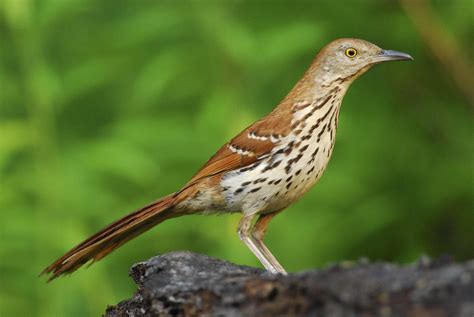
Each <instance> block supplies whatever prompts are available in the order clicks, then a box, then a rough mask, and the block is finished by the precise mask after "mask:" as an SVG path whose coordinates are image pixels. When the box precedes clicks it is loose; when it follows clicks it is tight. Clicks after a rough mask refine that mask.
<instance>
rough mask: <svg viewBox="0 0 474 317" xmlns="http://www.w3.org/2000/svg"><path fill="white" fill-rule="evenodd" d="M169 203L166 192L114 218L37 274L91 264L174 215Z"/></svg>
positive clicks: (170, 198)
mask: <svg viewBox="0 0 474 317" xmlns="http://www.w3.org/2000/svg"><path fill="white" fill-rule="evenodd" d="M173 205H174V199H173V195H169V196H166V197H164V198H162V199H160V200H157V201H155V202H153V203H151V204H149V205H147V206H145V207H143V208H141V209H139V210H137V211H135V212H133V213H131V214H129V215H127V216H125V217H123V218H121V219H119V220H117V221H115V222H114V223H112V224H110V225H108V226H107V227H105V228H104V229H102V230H101V231H99V232H97V233H96V234H94V235H92V236H91V237H89V238H87V239H86V240H84V241H83V242H81V243H80V244H78V245H77V246H76V247H74V248H73V249H71V250H70V251H68V252H67V253H66V254H64V255H63V256H62V257H60V258H59V259H57V260H56V261H55V262H54V263H52V264H51V265H50V266H48V267H47V268H46V269H44V270H43V272H42V273H41V275H42V274H51V277H50V278H49V280H48V281H51V280H53V279H55V278H56V277H58V276H60V275H63V274H69V273H72V272H74V271H75V270H77V269H78V268H79V267H81V266H82V265H84V264H85V263H87V262H89V261H92V262H91V264H92V263H94V262H96V261H99V260H100V259H102V258H103V257H105V256H106V255H108V254H109V253H110V252H112V251H113V250H115V249H116V248H118V247H119V246H121V245H123V244H124V243H126V242H128V241H130V240H131V239H133V238H135V237H136V236H138V235H139V234H141V233H143V232H145V231H147V230H148V229H150V228H152V227H154V226H155V225H157V224H158V223H160V222H162V221H164V220H166V219H169V218H173V217H176V216H178V215H177V214H176V213H174V212H173V208H172V207H173Z"/></svg>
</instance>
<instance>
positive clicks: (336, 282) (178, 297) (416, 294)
mask: <svg viewBox="0 0 474 317" xmlns="http://www.w3.org/2000/svg"><path fill="white" fill-rule="evenodd" d="M130 275H131V276H132V278H133V279H134V280H135V282H136V283H137V284H138V291H137V292H136V293H135V295H134V296H133V297H132V298H130V299H128V300H124V301H122V302H120V303H119V304H117V305H115V306H111V307H108V308H107V311H106V314H105V315H106V316H108V317H112V316H226V317H233V316H259V317H264V316H330V317H339V316H341V317H352V316H364V317H370V316H403V317H415V316H416V317H455V316H460V317H473V316H474V260H471V261H468V262H466V263H461V264H459V263H453V262H452V261H451V260H450V259H448V258H442V259H439V260H435V261H432V260H429V259H426V258H424V259H421V260H419V261H418V262H417V263H415V264H411V265H407V266H399V265H395V264H391V263H368V262H367V261H363V260H362V261H359V262H353V263H344V264H339V265H333V266H331V267H328V268H326V269H324V270H313V271H307V272H300V273H292V274H290V275H288V276H281V275H279V276H275V275H273V276H272V275H270V274H268V273H267V272H264V271H263V270H260V269H257V268H252V267H246V266H239V265H235V264H232V263H229V262H226V261H222V260H218V259H214V258H210V257H207V256H204V255H200V254H194V253H190V252H173V253H168V254H164V255H161V256H156V257H153V258H151V259H149V260H148V261H145V262H141V263H138V264H135V265H134V266H133V267H132V268H131V270H130Z"/></svg>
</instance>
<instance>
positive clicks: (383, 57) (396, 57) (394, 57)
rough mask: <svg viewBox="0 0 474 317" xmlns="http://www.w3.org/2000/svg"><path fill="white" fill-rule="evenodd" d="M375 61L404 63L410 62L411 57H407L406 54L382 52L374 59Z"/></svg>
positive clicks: (389, 51)
mask: <svg viewBox="0 0 474 317" xmlns="http://www.w3.org/2000/svg"><path fill="white" fill-rule="evenodd" d="M376 60H377V61H380V62H383V61H405V60H409V61H412V60H413V57H411V56H410V55H408V54H407V53H403V52H398V51H392V50H382V51H380V53H379V54H378V56H377V57H376Z"/></svg>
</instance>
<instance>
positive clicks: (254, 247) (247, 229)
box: [237, 214, 286, 274]
mask: <svg viewBox="0 0 474 317" xmlns="http://www.w3.org/2000/svg"><path fill="white" fill-rule="evenodd" d="M254 218H255V215H254V214H253V215H244V216H243V217H242V219H241V220H240V222H239V226H238V228H237V233H238V234H239V238H240V240H242V242H243V243H245V245H246V246H247V247H248V248H249V249H250V251H252V253H253V254H254V255H255V256H256V257H257V259H258V260H259V261H260V262H261V263H262V265H263V266H264V267H265V268H266V269H267V270H268V271H269V272H270V273H273V274H277V273H283V274H285V273H286V272H285V270H284V269H283V268H282V267H281V265H280V264H279V263H278V261H277V260H276V259H275V257H274V256H273V255H272V254H271V253H270V251H268V249H267V248H266V247H265V245H264V244H263V243H262V242H260V243H259V242H257V241H256V239H255V238H254V237H253V235H252V231H253V230H252V229H253V226H252V220H253V219H254ZM262 246H263V248H262ZM268 255H270V257H269V256H268Z"/></svg>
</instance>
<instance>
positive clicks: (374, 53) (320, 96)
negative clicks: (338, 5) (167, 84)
mask: <svg viewBox="0 0 474 317" xmlns="http://www.w3.org/2000/svg"><path fill="white" fill-rule="evenodd" d="M406 59H411V57H410V56H409V55H407V54H404V53H400V52H396V51H385V50H382V49H380V48H379V47H378V46H376V45H374V44H371V43H369V42H366V41H363V40H357V39H339V40H336V41H334V42H332V43H330V44H329V45H327V46H326V47H325V48H323V49H322V50H321V51H320V53H319V54H318V55H317V56H316V58H315V59H314V61H313V63H312V64H311V66H310V67H309V69H308V70H307V71H306V73H305V74H304V75H303V77H302V79H301V80H300V81H299V82H298V83H297V84H296V85H295V87H293V89H292V90H291V91H290V93H289V94H288V95H287V96H286V97H285V98H284V99H283V101H282V102H281V103H280V104H279V105H278V106H277V107H276V108H275V109H274V110H273V111H272V112H271V113H270V114H268V115H267V116H265V117H264V118H262V119H261V120H258V121H257V122H255V123H253V124H252V125H250V126H249V127H248V128H246V129H244V130H243V131H242V132H241V133H240V134H238V135H237V136H236V137H234V138H233V139H232V140H230V141H229V142H228V143H226V144H225V145H224V146H222V147H221V148H220V149H219V150H218V151H217V153H216V154H215V155H214V156H212V157H211V158H210V160H209V161H208V162H207V163H206V164H205V165H204V166H203V167H202V168H201V169H200V170H199V171H198V172H197V173H196V175H195V176H194V177H193V178H192V179H191V180H190V181H189V182H188V183H187V184H185V185H184V186H183V187H182V188H181V189H180V190H179V191H177V192H176V193H173V194H171V195H168V196H166V197H163V198H161V199H159V200H157V201H156V202H154V203H151V204H149V205H147V206H145V207H143V208H141V209H139V210H137V211H135V212H133V213H131V214H129V215H127V216H125V217H123V218H122V219H120V220H118V221H116V222H114V223H112V224H110V225H109V226H107V227H106V228H104V229H102V230H101V231H99V232H98V233H96V234H94V235H92V236H91V237H89V238H88V239H86V240H85V241H83V242H82V243H80V244H79V245H77V246H76V247H74V248H73V249H71V250H70V251H68V252H67V253H66V254H64V255H63V256H62V257H60V258H59V259H58V260H56V261H55V262H54V263H52V264H51V265H50V266H48V267H47V268H46V269H45V270H44V271H43V273H47V274H51V277H50V279H54V278H56V277H58V276H60V275H62V274H66V273H72V272H73V271H75V270H76V269H78V268H79V267H80V266H82V265H83V264H85V263H87V262H89V261H93V262H95V261H98V260H100V259H102V258H103V257H105V256H106V255H107V254H109V253H110V252H112V251H113V250H115V249H116V248H118V247H119V246H121V245H123V244H124V243H126V242H127V241H129V240H131V239H133V238H135V237H136V236H138V235H139V234H141V233H143V232H144V231H146V230H148V229H150V228H152V227H153V226H155V225H157V224H159V223H160V222H162V221H164V220H166V219H169V218H174V217H178V216H182V215H187V214H193V213H213V212H242V214H243V216H242V220H241V221H240V223H239V227H238V234H239V237H240V239H241V240H242V241H243V242H244V243H245V244H246V245H247V246H248V247H249V249H250V250H251V251H252V252H253V253H254V254H255V256H256V257H257V258H258V259H259V260H260V261H261V262H262V264H263V265H264V266H265V268H266V269H268V270H269V271H270V272H272V273H283V274H284V273H285V270H284V269H283V267H282V266H281V265H280V264H279V263H278V261H277V260H276V259H275V257H274V256H273V255H272V254H271V252H270V251H269V250H268V248H267V247H266V246H265V244H264V243H263V238H264V235H265V232H266V229H267V226H268V223H269V221H270V220H271V219H272V218H273V217H274V216H275V215H276V214H277V213H279V212H280V211H281V210H283V209H284V208H286V207H287V206H289V205H290V204H291V203H293V202H294V201H296V200H298V199H299V198H300V197H301V196H302V195H303V194H304V193H306V192H307V191H308V190H309V188H311V187H312V185H313V184H314V183H316V182H317V180H318V179H319V177H321V175H322V172H323V171H324V169H325V168H326V165H327V163H328V161H329V158H330V156H331V153H332V149H333V146H334V142H335V132H336V127H337V122H338V116H339V109H340V104H341V101H342V98H343V96H344V94H345V92H346V91H347V88H348V87H349V85H350V84H351V83H352V82H353V81H354V80H355V79H356V78H357V77H359V76H360V75H361V74H362V73H364V72H365V71H367V70H368V69H369V68H370V67H371V66H372V65H374V64H377V63H380V62H383V61H390V60H406ZM255 218H257V221H256V223H255V224H254V225H252V223H253V220H254V219H255Z"/></svg>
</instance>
